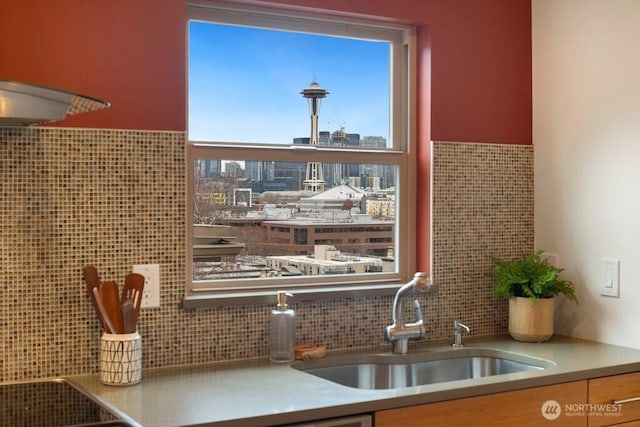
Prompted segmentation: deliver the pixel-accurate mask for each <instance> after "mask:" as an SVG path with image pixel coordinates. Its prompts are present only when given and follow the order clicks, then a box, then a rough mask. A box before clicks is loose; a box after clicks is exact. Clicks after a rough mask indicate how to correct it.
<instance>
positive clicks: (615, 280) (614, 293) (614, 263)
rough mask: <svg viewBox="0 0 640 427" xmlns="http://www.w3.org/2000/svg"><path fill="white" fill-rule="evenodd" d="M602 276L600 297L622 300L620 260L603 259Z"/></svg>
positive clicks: (601, 261)
mask: <svg viewBox="0 0 640 427" xmlns="http://www.w3.org/2000/svg"><path fill="white" fill-rule="evenodd" d="M600 265H601V266H602V275H601V278H600V280H601V282H600V295H603V296H606V297H614V298H620V260H619V259H612V258H602V259H601V260H600Z"/></svg>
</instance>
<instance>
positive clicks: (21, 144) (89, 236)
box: [0, 127, 533, 382]
mask: <svg viewBox="0 0 640 427" xmlns="http://www.w3.org/2000/svg"><path fill="white" fill-rule="evenodd" d="M184 144H185V134H184V133H183V132H155V131H132V130H105V129H68V128H67V129H65V128H49V127H31V128H0V179H1V181H0V194H1V196H2V202H1V205H0V207H1V212H2V215H1V216H0V237H1V240H0V242H1V244H2V247H1V248H0V286H1V287H0V324H1V325H2V329H1V331H0V341H1V342H2V350H1V351H2V353H0V382H6V381H13V380H23V379H33V378H46V377H56V376H63V375H72V374H80V373H92V372H97V369H98V343H99V337H100V329H99V326H98V322H97V320H96V317H95V314H94V311H93V308H92V307H91V304H90V301H89V299H88V297H87V295H86V292H85V288H84V283H83V280H82V273H81V269H82V267H83V266H85V265H87V264H93V265H95V266H96V267H97V268H98V270H99V271H100V273H101V278H102V279H103V280H115V281H117V282H118V283H119V284H122V283H123V281H124V276H125V275H126V273H127V272H129V271H130V269H131V266H132V265H133V264H151V263H153V264H160V269H161V308H160V309H149V310H143V312H142V315H141V319H140V333H141V335H142V337H143V366H144V367H145V368H150V367H160V366H171V365H183V364H191V363H203V362H211V361H221V360H233V359H243V358H251V357H260V356H266V354H267V344H268V343H267V338H268V326H269V325H268V319H269V318H268V314H269V310H270V307H267V306H264V305H262V306H229V307H216V308H209V309H201V310H182V309H180V308H179V307H178V304H179V302H180V300H181V298H182V296H183V293H184V291H183V289H184V280H185V273H184V270H185V260H184V256H185V250H184V248H185V216H184V210H185V196H184V194H185V150H184ZM432 170H433V177H434V182H433V198H434V200H433V239H434V242H433V247H434V253H433V258H434V260H433V264H434V271H433V275H434V280H435V282H436V283H437V284H438V285H439V294H438V295H437V296H436V297H433V298H432V297H429V298H425V299H424V300H423V306H424V307H423V308H424V309H423V311H424V314H425V321H426V322H427V324H428V328H429V334H428V339H430V340H439V339H444V338H447V337H448V336H449V335H450V333H451V321H452V320H453V319H454V318H457V319H460V320H461V321H463V322H464V323H466V324H468V325H470V326H471V328H472V331H473V333H474V334H475V335H487V334H493V333H501V332H506V327H507V323H506V318H507V309H506V301H502V300H498V299H496V298H494V297H493V295H492V292H491V282H490V280H489V279H487V278H486V277H485V276H484V272H485V271H486V270H487V269H488V268H489V266H490V264H491V259H492V258H493V257H502V258H508V257H511V256H515V255H519V254H521V253H523V252H526V251H530V250H532V249H533V149H532V147H531V146H515V145H493V144H467V143H452V142H439V143H434V161H433V165H432ZM391 302H392V298H391V297H371V298H354V299H340V300H327V301H314V302H298V303H295V304H292V306H293V308H295V309H296V312H297V339H298V341H299V342H313V343H317V344H324V345H327V346H328V347H329V348H330V349H339V348H348V347H364V346H371V345H378V344H382V343H383V339H382V328H383V327H384V326H385V325H387V324H388V323H389V321H390V316H391Z"/></svg>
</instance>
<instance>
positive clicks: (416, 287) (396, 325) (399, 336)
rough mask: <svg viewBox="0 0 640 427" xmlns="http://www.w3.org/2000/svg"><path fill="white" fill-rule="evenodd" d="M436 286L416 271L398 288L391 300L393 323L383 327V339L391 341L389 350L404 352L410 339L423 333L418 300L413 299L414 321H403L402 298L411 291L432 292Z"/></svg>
mask: <svg viewBox="0 0 640 427" xmlns="http://www.w3.org/2000/svg"><path fill="white" fill-rule="evenodd" d="M436 289H437V288H436V286H434V285H433V283H431V279H430V278H429V275H428V274H426V273H421V272H418V273H416V274H415V275H414V276H413V279H411V281H410V282H409V283H407V284H405V285H403V286H401V287H400V289H398V292H396V297H395V298H394V300H393V324H392V325H389V326H387V327H386V328H385V329H384V339H385V341H387V342H390V343H391V346H392V347H391V351H393V352H394V353H398V354H406V353H407V349H408V343H409V340H410V339H420V338H423V337H424V335H425V332H426V331H425V328H424V321H423V320H422V311H421V310H420V303H419V302H418V300H417V299H416V300H414V301H413V308H414V310H415V316H416V321H415V322H414V323H406V324H405V323H404V298H405V296H407V294H409V293H411V292H422V293H427V294H433V293H434V292H435V291H436Z"/></svg>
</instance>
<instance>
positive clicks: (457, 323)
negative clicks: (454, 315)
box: [453, 320, 471, 333]
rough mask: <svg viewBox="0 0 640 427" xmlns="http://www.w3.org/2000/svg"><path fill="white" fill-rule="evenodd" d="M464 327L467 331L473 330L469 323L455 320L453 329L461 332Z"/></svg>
mask: <svg viewBox="0 0 640 427" xmlns="http://www.w3.org/2000/svg"><path fill="white" fill-rule="evenodd" d="M462 329H465V330H466V331H467V332H471V329H469V327H468V326H467V325H463V324H462V323H460V321H458V320H454V321H453V330H454V331H456V332H458V333H459V332H462Z"/></svg>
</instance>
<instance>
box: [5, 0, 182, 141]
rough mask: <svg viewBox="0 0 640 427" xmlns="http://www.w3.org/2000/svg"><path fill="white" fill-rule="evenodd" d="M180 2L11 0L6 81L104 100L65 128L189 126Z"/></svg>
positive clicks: (7, 21) (70, 120)
mask: <svg viewBox="0 0 640 427" xmlns="http://www.w3.org/2000/svg"><path fill="white" fill-rule="evenodd" d="M185 19H186V10H185V4H184V2H183V1H180V0H134V1H131V0H90V1H86V0H55V1H42V0H3V1H2V4H1V5H0V28H1V29H2V36H0V79H9V80H20V81H25V82H31V83H36V84H41V85H46V86H53V87H57V88H59V89H65V90H69V91H74V92H78V93H81V94H85V95H89V96H92V97H96V98H100V99H104V100H106V101H109V102H110V103H111V105H112V106H111V108H109V109H107V110H101V111H96V112H91V113H87V114H82V115H78V116H69V117H68V118H67V119H66V120H64V121H63V122H60V123H59V124H60V125H61V126H79V127H96V128H122V129H156V130H184V129H185V122H186V120H185V113H184V111H185V74H186V73H185V70H186V66H185V39H186V36H185V28H186V24H185Z"/></svg>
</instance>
